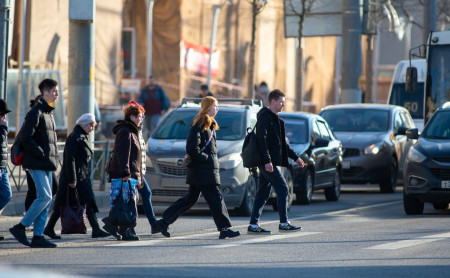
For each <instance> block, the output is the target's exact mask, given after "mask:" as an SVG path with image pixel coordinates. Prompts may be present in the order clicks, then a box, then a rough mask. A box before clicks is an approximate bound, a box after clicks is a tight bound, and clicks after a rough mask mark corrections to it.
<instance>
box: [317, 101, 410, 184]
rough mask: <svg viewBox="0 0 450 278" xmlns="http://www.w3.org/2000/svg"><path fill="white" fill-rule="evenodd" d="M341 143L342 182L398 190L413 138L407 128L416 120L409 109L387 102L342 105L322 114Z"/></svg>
mask: <svg viewBox="0 0 450 278" xmlns="http://www.w3.org/2000/svg"><path fill="white" fill-rule="evenodd" d="M319 114H320V115H321V116H322V117H323V118H324V119H325V120H326V121H327V122H328V124H329V125H330V127H331V130H332V131H333V133H334V134H335V135H336V137H337V138H338V139H339V140H340V141H341V142H342V146H343V150H344V158H343V161H342V168H343V175H342V183H379V185H380V190H381V192H384V193H391V192H395V189H396V186H397V177H398V175H400V176H402V174H403V166H404V162H405V158H406V155H407V153H408V150H409V148H410V147H411V145H412V141H411V140H408V138H407V137H406V135H405V131H406V130H407V129H408V128H413V127H415V126H414V122H413V120H412V118H411V115H410V114H409V112H408V110H406V109H405V108H403V107H400V106H395V105H385V104H339V105H331V106H327V107H325V108H323V109H322V111H320V113H319Z"/></svg>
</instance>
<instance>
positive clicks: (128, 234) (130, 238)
mask: <svg viewBox="0 0 450 278" xmlns="http://www.w3.org/2000/svg"><path fill="white" fill-rule="evenodd" d="M122 240H128V241H133V240H139V237H138V236H137V235H135V234H133V232H132V231H130V229H127V231H126V232H125V234H124V235H122Z"/></svg>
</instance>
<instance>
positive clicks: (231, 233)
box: [219, 229, 241, 239]
mask: <svg viewBox="0 0 450 278" xmlns="http://www.w3.org/2000/svg"><path fill="white" fill-rule="evenodd" d="M240 235H241V233H240V232H239V231H233V230H230V229H226V230H224V231H220V235H219V239H226V238H227V237H228V238H232V237H237V236H240Z"/></svg>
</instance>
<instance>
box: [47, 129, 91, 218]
mask: <svg viewBox="0 0 450 278" xmlns="http://www.w3.org/2000/svg"><path fill="white" fill-rule="evenodd" d="M92 155H93V152H92V150H91V148H90V147H89V139H88V135H87V134H86V132H85V131H84V130H83V128H81V126H79V125H76V126H75V127H74V129H73V131H72V133H70V135H69V136H68V137H67V139H66V143H65V146H64V158H63V164H62V168H61V175H60V177H59V188H58V192H57V193H56V198H55V204H54V207H55V208H59V206H62V205H64V204H65V203H66V196H67V189H68V188H69V186H68V184H69V183H75V184H76V189H77V192H78V197H79V198H80V203H81V204H88V205H91V206H92V208H93V209H94V211H95V212H98V208H97V205H96V202H95V195H94V190H93V189H92V181H91V167H90V166H91V160H92ZM69 196H70V197H69V201H70V203H71V204H73V203H72V201H73V200H74V196H73V190H70V191H69Z"/></svg>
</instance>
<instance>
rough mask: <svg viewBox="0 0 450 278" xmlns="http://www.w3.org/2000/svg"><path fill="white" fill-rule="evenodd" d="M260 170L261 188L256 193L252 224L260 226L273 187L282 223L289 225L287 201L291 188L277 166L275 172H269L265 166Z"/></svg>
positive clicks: (274, 168)
mask: <svg viewBox="0 0 450 278" xmlns="http://www.w3.org/2000/svg"><path fill="white" fill-rule="evenodd" d="M258 168H259V187H258V191H257V192H256V196H255V202H254V203H253V210H252V216H251V218H250V224H252V225H256V224H258V221H259V218H260V217H261V213H262V211H263V208H264V205H265V204H266V202H267V200H268V199H269V197H270V187H271V186H273V189H275V192H276V193H277V204H278V213H279V215H280V223H287V222H288V218H287V199H288V195H289V187H288V185H287V183H286V180H285V179H284V177H283V175H282V174H281V173H280V170H278V168H277V167H276V166H274V167H273V172H272V173H270V172H267V171H266V170H265V168H264V166H260V167H258Z"/></svg>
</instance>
